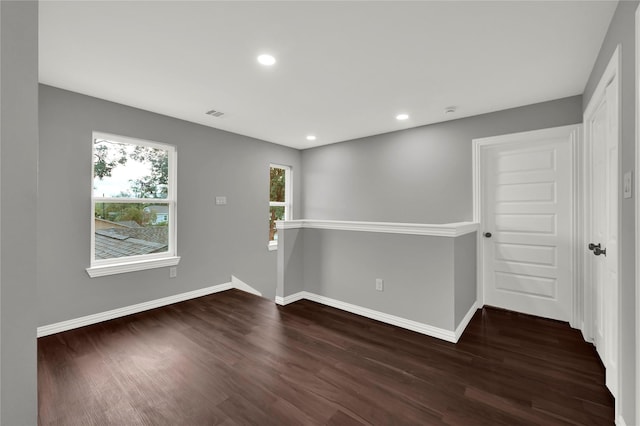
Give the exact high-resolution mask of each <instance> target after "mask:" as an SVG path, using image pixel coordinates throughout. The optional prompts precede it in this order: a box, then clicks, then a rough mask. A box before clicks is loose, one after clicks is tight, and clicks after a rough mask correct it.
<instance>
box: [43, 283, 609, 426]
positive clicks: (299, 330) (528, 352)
mask: <svg viewBox="0 0 640 426" xmlns="http://www.w3.org/2000/svg"><path fill="white" fill-rule="evenodd" d="M603 380H604V370H603V368H602V366H601V364H600V362H599V361H598V359H597V356H596V354H595V351H594V349H593V347H592V346H591V345H589V344H586V343H584V342H583V341H582V339H581V338H580V334H579V332H577V331H575V330H572V329H570V328H569V326H568V325H566V324H564V323H559V322H556V321H550V320H543V319H539V318H535V317H530V316H526V315H520V314H515V313H511V312H506V311H501V310H496V309H484V310H482V311H478V312H477V313H476V315H475V316H474V318H473V320H472V321H471V323H470V324H469V327H468V328H467V330H466V332H465V333H464V335H463V337H462V339H461V340H460V341H459V342H458V344H456V345H454V344H451V343H447V342H443V341H440V340H437V339H433V338H430V337H426V336H423V335H420V334H417V333H413V332H410V331H407V330H403V329H399V328H396V327H393V326H389V325H386V324H383V323H379V322H376V321H371V320H368V319H366V318H362V317H359V316H356V315H352V314H348V313H345V312H341V311H339V310H336V309H333V308H329V307H325V306H322V305H318V304H316V303H312V302H308V301H299V302H296V303H294V304H292V305H288V306H286V307H277V306H276V305H275V304H274V303H273V302H270V301H268V300H265V299H262V298H259V297H256V296H252V295H250V294H247V293H243V292H240V291H237V290H229V291H226V292H224V293H218V294H214V295H211V296H207V297H202V298H199V299H194V300H191V301H187V302H183V303H178V304H175V305H171V306H167V307H164V308H159V309H155V310H152V311H148V312H144V313H141V314H136V315H132V316H128V317H125V318H120V319H116V320H112V321H108V322H105V323H101V324H96V325H93V326H89V327H84V328H81V329H77V330H72V331H68V332H65V333H60V334H56V335H53V336H49V337H44V338H41V339H39V341H38V394H39V402H38V404H39V423H40V424H41V425H53V424H56V425H139V424H144V425H217V424H224V425H235V424H255V425H289V424H301V425H312V424H329V425H358V424H375V425H393V424H403V425H404V424H417V425H440V424H449V425H521V424H522V425H525V424H527V425H528V424H538V425H554V424H585V425H608V424H613V417H614V414H613V399H612V398H611V396H610V394H609V392H608V391H607V390H606V389H605V387H604V385H603Z"/></svg>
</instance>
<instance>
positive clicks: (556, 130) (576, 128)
mask: <svg viewBox="0 0 640 426" xmlns="http://www.w3.org/2000/svg"><path fill="white" fill-rule="evenodd" d="M581 128H582V125H580V124H571V125H568V126H560V127H552V128H548V129H540V130H532V131H528V132H520V133H511V134H506V135H500V136H491V137H486V138H478V139H473V141H472V142H473V151H472V165H473V170H472V174H473V221H474V222H476V223H478V225H479V227H478V231H479V232H478V234H477V241H476V245H477V260H476V262H477V267H476V271H477V279H476V282H477V290H476V292H477V301H478V306H480V307H482V306H484V299H485V297H484V261H485V253H484V244H483V243H482V232H483V217H482V211H483V208H484V205H483V200H484V196H485V192H486V190H485V189H484V182H483V179H482V173H483V171H484V164H483V163H484V153H485V151H486V150H487V149H488V148H491V147H494V146H497V145H508V144H519V143H522V142H530V143H532V144H533V143H536V142H541V141H546V140H547V139H549V138H560V137H565V136H566V137H567V138H569V143H570V147H571V163H572V172H571V194H572V198H573V199H572V203H571V213H570V217H569V220H570V222H571V243H570V244H569V246H570V250H571V255H570V257H571V266H572V271H571V279H570V285H571V287H572V291H571V295H572V301H571V303H570V305H571V310H572V312H571V313H570V315H569V323H570V324H571V326H572V327H574V328H577V327H576V325H578V324H580V321H581V314H582V309H581V303H579V301H580V300H581V299H580V295H581V294H582V293H581V292H582V286H581V285H580V283H581V279H582V257H581V256H579V255H578V253H579V251H578V250H577V247H580V246H581V245H580V243H581V239H582V218H581V215H580V214H579V210H580V209H578V208H577V207H578V206H581V205H582V204H581V202H582V191H581V190H580V188H581V175H580V170H581V168H580V167H579V166H580V158H581V157H580V153H581V152H580V150H581V147H580V145H581V144H580V137H581Z"/></svg>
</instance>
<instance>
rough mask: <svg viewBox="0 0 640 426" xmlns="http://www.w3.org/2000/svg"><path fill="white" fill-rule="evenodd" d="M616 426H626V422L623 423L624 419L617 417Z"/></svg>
mask: <svg viewBox="0 0 640 426" xmlns="http://www.w3.org/2000/svg"><path fill="white" fill-rule="evenodd" d="M616 426H627V422H625V421H624V417H622V416H618V419H617V420H616Z"/></svg>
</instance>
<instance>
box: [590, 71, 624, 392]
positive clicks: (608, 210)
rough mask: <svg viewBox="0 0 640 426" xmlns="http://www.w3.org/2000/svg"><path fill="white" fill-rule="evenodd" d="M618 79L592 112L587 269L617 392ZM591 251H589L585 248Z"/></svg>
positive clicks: (602, 348)
mask: <svg viewBox="0 0 640 426" xmlns="http://www.w3.org/2000/svg"><path fill="white" fill-rule="evenodd" d="M617 93H618V88H617V79H615V78H614V79H613V80H611V81H610V82H609V83H608V84H607V85H606V88H605V90H604V91H603V94H602V96H601V98H600V99H597V100H596V101H595V103H594V104H593V108H589V109H588V114H587V115H586V117H585V118H586V120H585V126H586V134H587V138H586V140H587V144H588V146H587V150H588V151H587V152H588V153H589V155H588V160H587V177H588V179H587V192H588V195H587V203H588V207H589V208H588V211H589V213H590V220H589V221H588V227H589V232H588V237H589V238H588V242H589V243H590V246H589V247H588V249H589V250H590V253H589V255H588V256H587V262H586V263H587V269H588V270H589V271H590V272H591V273H590V274H589V275H590V278H591V292H592V301H593V304H592V312H593V315H592V318H593V328H592V330H593V340H594V344H595V346H596V349H597V351H598V354H599V355H600V358H601V359H602V363H603V364H604V366H605V368H606V383H607V387H608V388H609V390H610V391H611V393H612V394H613V395H614V396H617V395H616V394H617V388H618V350H617V348H618V324H617V318H618V237H619V236H618V124H617V123H618V121H617V96H618V95H617ZM585 250H587V248H585Z"/></svg>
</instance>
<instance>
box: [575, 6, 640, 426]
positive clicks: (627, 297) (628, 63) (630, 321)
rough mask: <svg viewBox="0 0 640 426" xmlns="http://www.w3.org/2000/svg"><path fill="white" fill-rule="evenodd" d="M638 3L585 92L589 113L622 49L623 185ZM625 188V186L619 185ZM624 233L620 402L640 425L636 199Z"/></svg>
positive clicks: (631, 122)
mask: <svg viewBox="0 0 640 426" xmlns="http://www.w3.org/2000/svg"><path fill="white" fill-rule="evenodd" d="M638 3H639V2H637V1H621V2H620V3H619V4H618V8H617V9H616V12H615V14H614V16H613V19H612V20H611V25H610V26H609V30H608V32H607V36H606V38H605V40H604V42H603V43H602V48H601V49H600V53H599V55H598V59H597V61H596V64H595V66H594V67H593V71H592V72H591V76H590V77H589V81H588V83H587V86H586V88H585V91H584V108H585V109H586V107H587V105H588V103H589V101H590V100H591V97H592V96H593V91H594V90H595V88H596V86H597V85H598V82H599V81H600V78H601V77H602V73H603V72H604V70H605V68H606V66H607V64H608V63H609V60H610V59H611V55H612V54H613V52H614V50H615V49H616V47H617V46H618V44H620V45H621V49H622V50H621V60H622V67H621V69H620V93H621V94H622V97H621V105H622V109H621V111H620V112H621V125H622V129H621V130H622V138H621V146H620V158H621V164H620V182H622V175H623V174H624V173H625V172H627V171H629V170H631V171H634V176H635V173H636V172H637V171H635V170H634V169H635V163H634V159H635V132H636V129H635V117H636V107H635V90H636V89H635V87H636V85H635V39H634V37H635V12H636V9H637V7H638ZM620 186H621V187H622V185H620ZM620 211H621V215H622V216H621V217H622V223H621V227H622V232H621V234H620V244H621V247H620V248H621V250H620V262H621V269H620V301H621V306H620V315H621V318H622V321H621V323H620V326H621V328H620V343H621V348H620V352H621V362H620V373H621V374H620V389H621V391H622V392H621V394H622V399H621V401H620V404H621V405H620V408H621V414H622V416H623V417H624V420H625V422H626V424H628V425H633V424H639V423H640V419H636V418H635V412H634V411H635V405H636V403H638V402H637V401H638V400H640V395H635V389H634V387H635V381H634V378H635V357H636V356H637V355H636V353H635V352H636V351H635V341H636V339H635V325H634V324H635V270H634V268H635V237H634V232H635V223H634V220H635V219H634V215H635V199H633V198H628V199H622V200H621V209H620Z"/></svg>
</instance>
